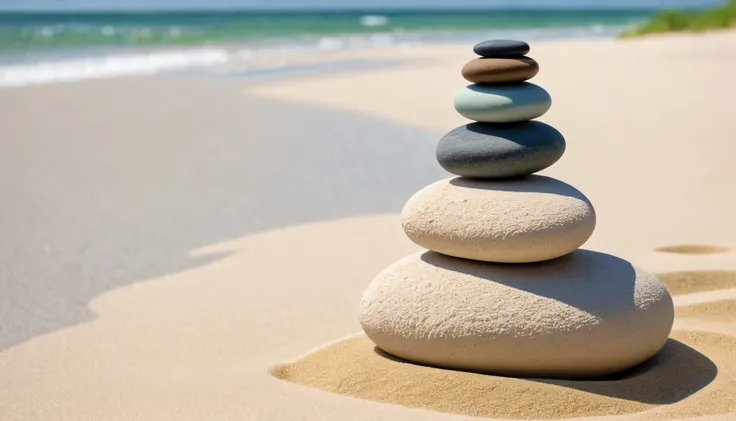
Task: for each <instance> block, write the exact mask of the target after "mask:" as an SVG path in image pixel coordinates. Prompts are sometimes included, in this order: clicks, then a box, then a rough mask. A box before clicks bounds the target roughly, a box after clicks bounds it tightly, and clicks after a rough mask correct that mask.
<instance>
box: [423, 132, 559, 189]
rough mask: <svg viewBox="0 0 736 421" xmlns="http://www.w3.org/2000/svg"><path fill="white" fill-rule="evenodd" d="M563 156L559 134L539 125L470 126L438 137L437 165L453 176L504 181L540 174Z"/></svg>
mask: <svg viewBox="0 0 736 421" xmlns="http://www.w3.org/2000/svg"><path fill="white" fill-rule="evenodd" d="M564 152H565V138H564V137H563V136H562V134H561V133H560V132H558V131H557V130H556V129H555V128H554V127H552V126H549V125H547V124H544V123H542V122H539V121H528V122H523V123H510V124H488V123H471V124H467V125H464V126H460V127H458V128H456V129H454V130H452V131H451V132H449V133H447V134H446V135H445V136H443V137H442V139H441V140H440V142H439V144H438V145H437V162H439V163H440V165H442V168H444V169H445V170H447V171H449V172H451V173H453V174H457V175H462V176H466V177H487V178H505V177H517V176H522V175H529V174H533V173H535V172H537V171H541V170H543V169H545V168H547V167H549V166H550V165H552V164H554V163H555V162H557V160H558V159H560V157H562V154H563V153H564Z"/></svg>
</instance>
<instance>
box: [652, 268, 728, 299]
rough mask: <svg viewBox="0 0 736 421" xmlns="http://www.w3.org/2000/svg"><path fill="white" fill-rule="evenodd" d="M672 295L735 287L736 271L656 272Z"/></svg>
mask: <svg viewBox="0 0 736 421" xmlns="http://www.w3.org/2000/svg"><path fill="white" fill-rule="evenodd" d="M657 277H659V279H661V280H662V282H664V284H665V285H666V286H667V290H669V291H670V293H671V294H673V295H679V294H686V293H694V292H701V291H713V290H718V289H730V288H736V271H729V270H701V271H684V272H667V273H658V274H657Z"/></svg>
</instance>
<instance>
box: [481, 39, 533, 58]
mask: <svg viewBox="0 0 736 421" xmlns="http://www.w3.org/2000/svg"><path fill="white" fill-rule="evenodd" d="M473 52H474V53H475V54H478V55H479V56H483V57H518V56H523V55H526V53H528V52H529V44H527V43H525V42H524V41H514V40H509V39H493V40H489V41H482V42H479V43H477V44H475V47H473Z"/></svg>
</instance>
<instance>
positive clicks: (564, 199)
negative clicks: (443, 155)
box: [401, 175, 596, 263]
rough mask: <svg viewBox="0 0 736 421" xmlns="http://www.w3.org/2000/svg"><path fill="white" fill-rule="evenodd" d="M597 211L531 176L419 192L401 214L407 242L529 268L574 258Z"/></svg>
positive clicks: (457, 181) (459, 182)
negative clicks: (536, 263) (565, 257)
mask: <svg viewBox="0 0 736 421" xmlns="http://www.w3.org/2000/svg"><path fill="white" fill-rule="evenodd" d="M595 221H596V219H595V211H594V210H593V206H592V205H591V204H590V202H589V201H588V199H587V198H586V197H585V195H583V194H582V193H581V192H579V191H578V190H576V189H575V188H574V187H572V186H570V185H568V184H566V183H563V182H562V181H559V180H555V179H554V178H549V177H542V176H538V175H531V176H529V177H526V178H523V179H514V180H508V181H503V180H498V181H492V180H480V179H469V178H449V179H445V180H440V181H438V182H436V183H433V184H430V185H429V186H427V187H425V188H423V189H422V190H420V191H419V192H417V193H416V194H415V195H414V196H412V197H411V199H409V201H408V202H407V203H406V205H405V206H404V209H403V210H402V212H401V225H402V227H403V228H404V232H406V235H407V236H408V237H409V238H410V239H411V240H412V241H414V242H415V243H417V244H418V245H420V246H422V247H424V248H427V249H429V250H434V251H437V252H439V253H443V254H447V255H450V256H456V257H463V258H466V259H473V260H483V261H488V262H502V263H528V262H538V261H542V260H548V259H554V258H556V257H560V256H563V255H565V254H568V253H570V252H572V251H574V250H575V249H577V248H578V247H580V246H581V245H583V243H585V241H587V240H588V238H589V237H590V235H591V234H592V233H593V230H594V229H595Z"/></svg>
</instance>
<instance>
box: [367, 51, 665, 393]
mask: <svg viewBox="0 0 736 421" xmlns="http://www.w3.org/2000/svg"><path fill="white" fill-rule="evenodd" d="M473 51H475V53H477V54H478V55H479V56H481V57H480V58H475V59H473V60H471V61H470V62H468V63H467V64H466V65H465V67H463V69H462V75H463V76H464V77H465V78H466V79H467V80H469V81H470V82H473V84H471V85H469V86H466V87H465V88H463V89H462V90H461V91H460V92H459V93H458V94H457V95H456V96H455V101H454V105H455V109H456V110H457V111H458V112H459V113H460V114H462V115H463V116H465V117H467V118H468V119H471V120H474V121H475V122H474V123H470V124H467V125H464V126H461V127H458V128H456V129H454V130H452V131H451V132H449V133H448V134H446V135H445V136H444V137H443V138H442V139H441V140H440V142H439V145H438V147H437V160H438V161H439V163H440V165H441V166H442V167H443V168H445V169H446V170H447V171H449V172H450V173H453V174H456V175H458V176H459V177H455V178H449V179H445V180H442V181H439V182H436V183H434V184H431V185H429V186H427V187H425V188H424V189H422V190H420V191H419V192H417V193H416V194H415V195H414V196H413V197H412V198H411V199H409V201H408V202H407V203H406V205H405V207H404V209H403V211H402V215H401V222H402V227H403V229H404V231H405V233H406V235H407V236H408V237H409V238H410V239H411V240H412V241H414V242H415V243H416V244H418V245H420V246H422V247H424V248H427V249H429V251H425V252H421V253H418V254H415V255H411V256H408V257H406V258H404V259H402V260H400V261H398V262H396V263H394V264H393V265H391V266H390V267H388V268H387V269H385V270H384V271H383V272H382V273H380V274H379V275H378V276H377V277H376V278H375V279H374V280H373V282H372V283H371V284H370V285H369V286H368V288H367V290H366V291H365V293H364V294H363V297H362V299H361V303H360V322H361V325H362V327H363V330H364V331H365V333H366V334H367V335H368V337H369V338H370V339H371V340H372V341H373V342H374V343H375V344H376V345H377V346H378V347H379V348H380V349H381V350H383V351H385V352H386V353H388V354H391V355H394V356H396V357H399V358H401V359H404V360H406V361H410V362H414V363H417V364H422V365H428V366H435V367H440V368H447V369H456V370H465V371H475V372H482V373H492V374H499V375H507V376H519V377H549V378H573V379H574V378H580V377H595V376H602V375H608V374H611V373H615V372H619V371H622V370H625V369H628V368H630V367H633V366H635V365H637V364H639V363H642V362H644V361H645V360H647V359H649V358H650V357H652V356H653V355H654V354H656V353H657V352H658V351H659V350H660V349H661V348H662V347H663V346H664V345H665V343H666V341H667V338H668V336H669V333H670V330H671V328H672V323H673V319H674V309H673V303H672V298H671V297H670V295H669V293H668V291H667V289H666V288H665V287H664V285H663V284H662V283H661V282H660V281H659V279H657V278H656V277H655V276H653V275H651V274H649V273H647V272H645V271H643V270H641V269H639V268H637V267H635V266H633V265H632V264H631V263H629V262H627V261H625V260H623V259H620V258H618V257H615V256H612V255H609V254H604V253H599V252H594V251H589V250H579V249H578V248H579V247H580V246H582V245H583V243H585V242H586V241H587V240H588V238H589V237H590V236H591V234H592V233H593V230H594V228H595V224H596V215H595V211H594V210H593V206H592V204H591V203H590V201H589V200H588V198H587V197H585V195H583V194H582V193H581V192H580V191H578V190H577V189H575V188H574V187H572V186H570V185H568V184H566V183H563V182H562V181H559V180H556V179H554V178H550V177H544V176H540V175H533V174H534V173H535V172H538V171H541V170H543V169H545V168H547V167H549V166H551V165H552V164H554V163H555V162H556V161H557V160H558V159H560V157H562V154H563V153H564V151H565V139H564V138H563V136H562V135H561V134H560V133H559V132H558V131H557V130H555V129H554V128H553V127H551V126H549V125H547V124H544V123H542V122H539V121H532V119H534V118H537V117H540V116H541V115H543V114H544V113H545V112H547V110H549V108H550V106H551V98H550V96H549V94H548V93H547V91H545V90H544V89H542V88H541V87H539V86H537V85H534V84H532V83H529V82H526V80H528V79H531V78H532V77H534V76H535V75H536V74H537V72H538V71H539V65H538V64H537V62H536V61H534V60H533V59H531V58H529V57H526V54H527V53H528V52H529V45H528V44H526V43H524V42H520V41H507V40H495V41H485V42H481V43H480V44H478V45H476V46H475V48H474V49H473ZM581 112H584V110H581Z"/></svg>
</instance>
